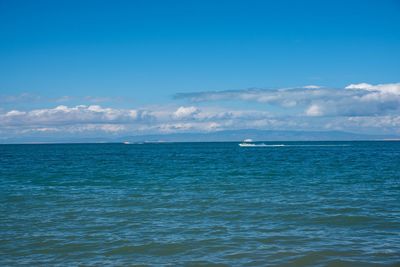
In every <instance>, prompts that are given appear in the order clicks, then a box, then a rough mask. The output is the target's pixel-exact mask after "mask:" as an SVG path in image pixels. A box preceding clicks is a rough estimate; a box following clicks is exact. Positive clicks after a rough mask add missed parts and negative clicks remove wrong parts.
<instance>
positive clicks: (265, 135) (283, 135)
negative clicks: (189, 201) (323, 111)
mask: <svg viewBox="0 0 400 267" xmlns="http://www.w3.org/2000/svg"><path fill="white" fill-rule="evenodd" d="M248 138H250V139H253V140H254V141H352V140H393V139H396V140H400V136H394V135H367V134H357V133H349V132H341V131H272V130H251V129H248V130H227V131H216V132H207V133H171V134H152V135H134V136H119V137H74V136H69V137H54V136H53V137H45V136H40V137H39V136H36V137H25V138H23V137H15V138H7V139H1V140H0V143H3V144H7V143H14V144H15V143H120V142H239V141H242V140H244V139H248Z"/></svg>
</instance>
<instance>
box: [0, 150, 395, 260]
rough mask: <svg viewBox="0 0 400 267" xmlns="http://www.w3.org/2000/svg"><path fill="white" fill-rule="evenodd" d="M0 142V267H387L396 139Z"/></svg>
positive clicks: (392, 237) (391, 247)
mask: <svg viewBox="0 0 400 267" xmlns="http://www.w3.org/2000/svg"><path fill="white" fill-rule="evenodd" d="M265 144H275V145H277V144H285V145H286V146H263V147H239V146H238V144H237V143H162V144H142V145H139V144H138V145H134V144H133V145H123V144H60V145H1V146H0V200H1V201H0V266H66V265H68V266H78V265H80V266H136V265H138V266H147V265H150V266H157V265H159V266H165V265H167V266H214V265H215V266H395V265H397V266H398V265H399V264H400V142H275V143H273V142H270V143H268V142H267V143H265Z"/></svg>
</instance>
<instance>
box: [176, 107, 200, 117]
mask: <svg viewBox="0 0 400 267" xmlns="http://www.w3.org/2000/svg"><path fill="white" fill-rule="evenodd" d="M198 113H199V109H198V108H196V107H179V108H178V109H177V110H176V111H175V112H174V115H175V117H176V118H188V117H192V116H194V115H196V114H198Z"/></svg>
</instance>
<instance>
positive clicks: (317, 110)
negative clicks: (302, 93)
mask: <svg viewBox="0 0 400 267" xmlns="http://www.w3.org/2000/svg"><path fill="white" fill-rule="evenodd" d="M306 115H307V116H322V115H323V113H322V109H321V107H320V106H318V105H316V104H312V105H311V106H309V107H308V109H307V110H306Z"/></svg>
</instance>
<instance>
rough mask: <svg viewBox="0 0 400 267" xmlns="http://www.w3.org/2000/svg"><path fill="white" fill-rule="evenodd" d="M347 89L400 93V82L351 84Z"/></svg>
mask: <svg viewBox="0 0 400 267" xmlns="http://www.w3.org/2000/svg"><path fill="white" fill-rule="evenodd" d="M345 89H353V90H354V89H356V90H366V91H372V92H380V93H385V94H394V95H400V83H387V84H377V85H372V84H368V83H358V84H350V85H348V86H346V87H345Z"/></svg>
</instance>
